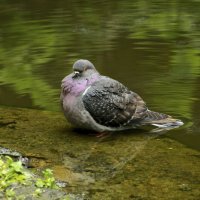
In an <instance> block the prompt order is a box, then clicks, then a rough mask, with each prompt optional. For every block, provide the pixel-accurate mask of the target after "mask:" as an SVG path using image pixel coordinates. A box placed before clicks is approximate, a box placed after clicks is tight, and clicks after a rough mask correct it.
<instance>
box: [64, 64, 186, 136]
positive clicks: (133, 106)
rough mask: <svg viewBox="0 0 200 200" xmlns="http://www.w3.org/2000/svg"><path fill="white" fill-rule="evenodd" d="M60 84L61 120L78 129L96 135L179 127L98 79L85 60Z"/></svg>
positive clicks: (127, 92)
mask: <svg viewBox="0 0 200 200" xmlns="http://www.w3.org/2000/svg"><path fill="white" fill-rule="evenodd" d="M73 69H74V73H72V74H70V75H68V76H66V77H65V78H64V79H63V81H62V86H61V87H62V91H61V105H62V108H63V111H64V114H65V117H66V118H67V119H68V121H70V122H71V123H72V124H73V125H75V126H76V127H78V128H83V129H91V130H95V131H98V132H104V131H118V130H125V129H131V128H135V127H138V126H141V125H150V124H152V125H155V126H158V127H168V126H180V125H182V124H183V123H182V122H181V121H180V120H177V119H173V118H172V117H171V116H169V115H166V114H161V113H158V112H153V111H150V110H148V108H147V106H146V104H145V102H144V101H143V100H142V98H141V97H140V96H139V95H138V94H136V93H134V92H132V91H130V90H129V89H128V88H127V87H125V86H124V85H123V84H121V83H120V82H118V81H116V80H114V79H111V78H109V77H106V76H102V75H100V74H99V73H98V72H97V71H96V69H95V67H94V65H93V64H92V63H91V62H89V61H87V60H78V61H76V62H75V63H74V65H73Z"/></svg>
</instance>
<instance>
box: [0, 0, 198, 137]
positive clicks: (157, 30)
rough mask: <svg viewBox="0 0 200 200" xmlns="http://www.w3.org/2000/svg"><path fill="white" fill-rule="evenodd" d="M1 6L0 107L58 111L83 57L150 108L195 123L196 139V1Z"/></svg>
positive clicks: (94, 2)
mask: <svg viewBox="0 0 200 200" xmlns="http://www.w3.org/2000/svg"><path fill="white" fill-rule="evenodd" d="M0 7H1V9H0V10H1V12H0V42H1V46H0V95H1V97H0V104H2V105H9V106H10V105H11V106H12V105H14V106H20V107H22V106H23V107H34V108H42V109H46V110H59V89H60V80H61V79H62V78H63V77H64V76H65V75H66V74H67V73H69V72H70V70H71V64H72V63H73V62H74V60H76V59H78V58H87V59H89V60H91V61H92V62H94V64H95V65H96V66H97V68H98V69H99V71H100V72H102V73H103V74H107V75H109V76H111V77H113V78H116V79H118V80H120V81H121V82H123V83H125V84H126V85H127V86H128V87H129V88H131V89H132V90H134V91H136V92H138V93H139V94H140V95H141V96H142V97H143V98H144V99H145V100H146V102H147V103H148V105H149V107H150V108H151V109H152V110H153V109H154V110H157V111H162V112H166V113H168V114H171V115H173V116H175V117H180V118H182V119H183V118H184V117H185V118H187V119H188V120H189V121H192V122H193V123H194V124H197V125H195V126H196V127H198V128H193V129H192V130H195V131H192V133H193V134H194V132H195V134H197V132H198V131H197V130H199V124H198V123H197V122H196V118H197V117H196V116H197V114H196V111H195V110H198V109H199V106H198V104H197V103H196V102H197V101H199V95H198V91H199V75H200V67H199V66H200V65H199V64H200V39H199V38H200V37H199V36H200V26H199V24H200V6H199V2H198V1H190V2H185V1H168V2H165V1H161V0H159V1H156V2H154V1H148V2H147V1H134V2H133V1H126V2H124V1H117V2H116V1H113V2H111V1H110V2H106V1H92V2H90V1H85V2H84V3H83V2H79V1H61V0H58V1H56V2H55V1H42V2H39V1H29V2H21V1H15V2H1V3H0ZM166 8H167V9H166ZM10 99H12V101H11V100H10ZM19 99H20V101H19ZM22 102H23V103H22ZM22 104H23V105H22ZM184 131H186V132H187V129H186V130H184ZM196 137H197V136H195V138H196ZM198 137H199V136H198Z"/></svg>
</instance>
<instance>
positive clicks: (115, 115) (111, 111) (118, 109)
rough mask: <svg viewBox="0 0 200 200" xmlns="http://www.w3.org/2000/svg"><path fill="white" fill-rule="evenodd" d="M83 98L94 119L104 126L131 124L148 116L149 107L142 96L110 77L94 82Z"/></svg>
mask: <svg viewBox="0 0 200 200" xmlns="http://www.w3.org/2000/svg"><path fill="white" fill-rule="evenodd" d="M82 100H83V103H84V106H85V108H86V110H87V111H88V112H89V113H90V115H91V116H92V117H93V119H94V120H95V121H96V122H97V123H99V124H101V125H104V126H109V127H120V126H130V125H131V124H133V122H135V123H139V121H141V120H142V119H144V118H146V117H147V107H146V104H145V102H144V101H143V100H142V99H141V97H140V96H139V95H138V94H136V93H134V92H132V91H130V90H128V88H127V87H125V86H124V85H123V84H121V83H119V82H118V81H116V80H113V79H111V78H108V77H103V78H102V79H100V80H99V81H97V82H95V83H94V84H92V85H91V86H90V88H88V89H87V92H85V93H84V95H83V98H82Z"/></svg>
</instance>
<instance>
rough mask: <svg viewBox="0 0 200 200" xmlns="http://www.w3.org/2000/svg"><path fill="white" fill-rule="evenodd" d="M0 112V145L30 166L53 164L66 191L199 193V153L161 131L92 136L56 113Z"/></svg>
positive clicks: (157, 195)
mask: <svg viewBox="0 0 200 200" xmlns="http://www.w3.org/2000/svg"><path fill="white" fill-rule="evenodd" d="M0 112H1V113H3V114H1V124H2V122H4V125H3V126H0V145H1V146H3V147H5V148H10V149H13V150H16V151H17V152H20V153H21V154H22V155H23V156H25V157H27V158H28V159H29V160H30V162H29V166H30V167H32V168H36V169H43V168H46V167H48V168H51V169H53V171H54V175H55V177H56V178H57V179H58V180H61V181H65V182H66V183H67V185H66V187H65V191H66V192H68V193H73V194H77V195H80V194H82V195H83V194H84V197H85V198H88V199H94V200H96V199H97V200H99V199H108V200H109V199H137V200H138V199H140V200H147V199H148V200H151V199H152V200H154V199H166V200H168V199H188V200H198V199H199V196H200V186H199V185H200V170H199V166H200V153H199V152H198V151H196V150H193V149H190V148H187V147H186V146H184V145H182V144H180V143H178V142H176V141H174V140H172V139H170V138H168V137H167V133H165V135H162V136H159V135H157V134H158V133H150V132H149V131H148V130H143V129H137V130H131V131H126V132H118V133H111V134H108V135H106V136H105V137H102V138H98V137H96V136H95V135H94V133H92V132H90V131H88V132H80V131H76V130H74V129H72V127H71V126H70V125H69V124H68V123H67V122H66V120H65V119H64V117H63V115H62V114H61V113H57V112H47V111H38V110H30V109H13V108H10V109H9V108H0ZM8 120H11V121H15V128H14V129H13V128H10V127H9V124H7V125H5V124H6V123H5V122H6V121H8ZM177 131H181V130H177Z"/></svg>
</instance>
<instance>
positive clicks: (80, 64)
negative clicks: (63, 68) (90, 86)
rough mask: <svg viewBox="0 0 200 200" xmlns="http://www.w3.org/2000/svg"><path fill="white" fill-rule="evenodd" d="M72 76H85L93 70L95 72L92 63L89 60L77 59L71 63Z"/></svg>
mask: <svg viewBox="0 0 200 200" xmlns="http://www.w3.org/2000/svg"><path fill="white" fill-rule="evenodd" d="M73 71H74V75H73V78H77V77H86V76H88V75H90V74H92V73H94V72H97V71H96V69H95V67H94V65H93V64H92V63H91V62H90V61H89V60H83V59H80V60H77V61H76V62H75V63H74V64H73Z"/></svg>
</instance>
